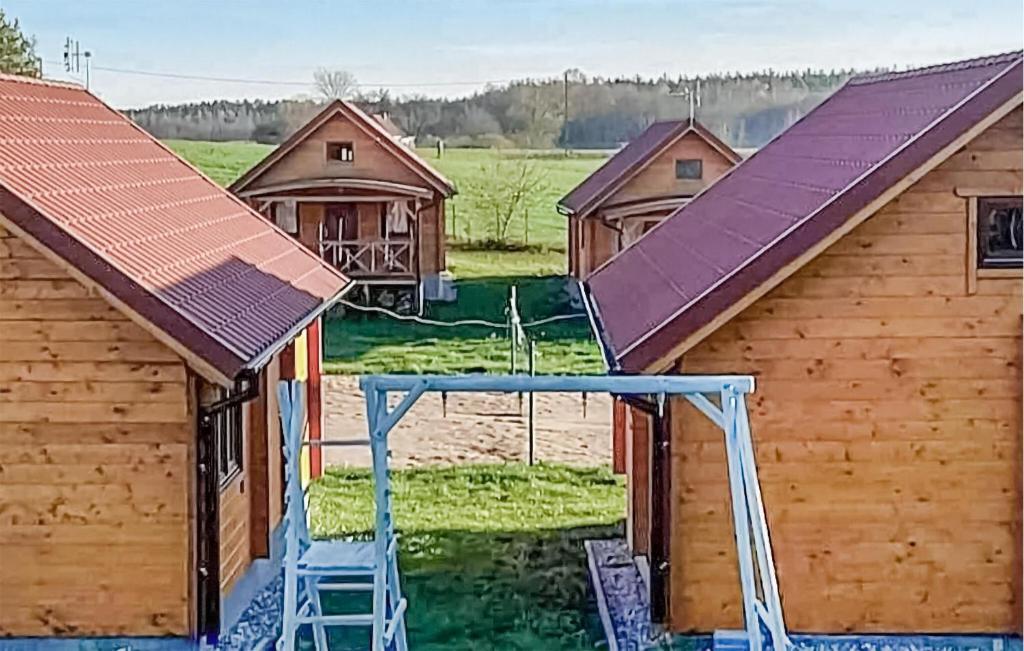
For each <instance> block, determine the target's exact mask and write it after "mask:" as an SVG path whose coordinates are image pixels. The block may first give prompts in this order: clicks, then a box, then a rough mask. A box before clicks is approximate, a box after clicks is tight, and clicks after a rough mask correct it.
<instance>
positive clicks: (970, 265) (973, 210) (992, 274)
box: [956, 187, 1024, 295]
mask: <svg viewBox="0 0 1024 651" xmlns="http://www.w3.org/2000/svg"><path fill="white" fill-rule="evenodd" d="M956 195H957V196H959V197H963V198H964V199H966V201H967V238H966V239H967V265H966V267H967V268H966V277H967V278H966V280H967V283H966V284H967V294H968V295H973V294H975V293H977V291H978V279H983V280H988V279H1000V278H1002V279H1007V280H1019V279H1020V278H1021V276H1022V274H1024V271H1022V270H1021V267H1005V266H1003V267H983V266H981V260H980V259H979V258H980V245H979V242H978V207H979V206H978V204H979V202H980V201H979V200H985V199H999V198H1010V199H1013V198H1017V197H1020V196H1021V195H1020V193H1019V192H1017V191H1016V190H1010V191H1007V190H1003V189H992V188H985V189H976V188H964V187H957V188H956Z"/></svg>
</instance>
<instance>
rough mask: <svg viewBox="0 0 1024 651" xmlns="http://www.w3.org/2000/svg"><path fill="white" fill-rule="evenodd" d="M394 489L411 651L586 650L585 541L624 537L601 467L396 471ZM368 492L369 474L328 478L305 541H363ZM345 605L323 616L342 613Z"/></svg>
mask: <svg viewBox="0 0 1024 651" xmlns="http://www.w3.org/2000/svg"><path fill="white" fill-rule="evenodd" d="M393 489H394V510H395V520H396V524H397V528H398V531H399V533H400V535H401V538H400V561H399V562H400V565H401V569H402V580H403V589H404V591H405V595H406V597H407V598H408V600H409V614H408V631H409V642H410V647H411V648H414V649H420V650H424V651H441V650H442V649H444V650H446V651H460V650H463V649H465V650H469V649H509V650H517V649H522V650H526V649H531V650H539V651H546V650H551V651H555V650H562V649H565V650H569V649H593V648H594V646H595V644H596V643H597V642H598V640H599V635H600V627H599V624H598V622H597V621H596V613H595V612H594V610H593V606H592V604H591V603H590V598H589V588H588V587H587V568H586V554H585V552H584V550H583V540H584V539H586V538H601V537H611V536H620V535H622V519H623V517H624V511H625V497H624V487H623V482H622V480H621V479H620V478H618V477H616V476H614V475H612V474H611V472H610V471H608V470H606V469H580V468H570V467H565V466H554V465H539V466H534V467H532V468H531V467H529V466H525V465H522V464H507V465H472V466H460V467H445V468H423V469H416V470H401V471H395V472H394V473H393ZM372 494H373V483H372V479H371V477H370V474H369V472H368V471H364V470H349V469H346V470H342V469H330V470H328V471H327V474H326V475H325V477H324V478H323V479H321V480H319V481H317V482H315V483H314V484H313V488H312V493H311V495H312V501H311V509H312V514H313V515H312V523H313V529H314V532H315V535H317V536H322V537H350V536H354V537H361V536H365V535H366V534H367V533H368V532H369V531H370V530H371V528H372V517H373V499H372ZM347 599H348V601H347V603H345V604H340V603H334V604H327V605H325V609H328V610H333V611H350V610H351V609H352V607H353V604H352V601H351V597H348V598H347ZM362 607H363V608H365V605H363V606H362ZM336 635H337V637H335V638H332V644H331V648H332V649H334V648H341V649H354V648H365V646H363V647H360V646H359V644H360V643H362V644H363V645H365V644H366V640H365V637H358V636H356V635H351V636H348V635H345V636H343V635H342V634H337V633H336Z"/></svg>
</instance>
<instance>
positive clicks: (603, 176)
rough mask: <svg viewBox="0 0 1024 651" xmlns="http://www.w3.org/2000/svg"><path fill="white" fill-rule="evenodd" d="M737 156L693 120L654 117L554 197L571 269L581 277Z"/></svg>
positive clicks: (715, 176)
mask: <svg viewBox="0 0 1024 651" xmlns="http://www.w3.org/2000/svg"><path fill="white" fill-rule="evenodd" d="M738 162H740V156H739V154H737V153H736V152H735V151H733V150H732V149H731V148H730V147H729V145H727V144H725V143H724V142H722V141H721V140H720V139H719V138H718V137H717V136H715V134H713V133H711V131H710V130H708V129H707V128H706V127H705V126H704V125H702V124H701V123H700V122H698V121H696V120H693V119H689V120H672V121H665V122H655V123H653V124H651V125H650V126H649V127H647V129H646V130H644V132H643V133H641V134H640V135H639V136H637V137H636V138H635V139H633V140H632V141H631V142H630V143H629V144H628V145H626V146H625V147H623V148H622V149H621V150H619V151H618V152H616V154H615V155H614V156H612V157H611V158H609V159H608V160H607V161H606V162H605V163H604V165H602V166H601V167H599V168H598V169H597V170H596V171H595V172H594V173H593V174H591V175H590V176H588V177H587V178H586V179H584V180H583V182H582V183H580V184H579V185H578V186H576V187H575V188H573V190H572V191H571V192H570V193H569V194H567V195H565V196H564V197H563V198H562V199H561V200H560V201H559V202H558V205H557V208H558V211H559V212H560V213H562V214H563V215H565V216H566V217H567V218H568V220H569V243H568V244H569V245H568V251H569V275H570V276H572V277H574V278H577V279H579V280H583V279H584V278H586V277H587V276H588V275H590V273H592V272H593V271H594V270H595V269H597V268H598V267H600V266H601V265H603V264H604V263H605V262H607V261H608V260H609V259H611V258H612V257H613V256H614V255H615V254H616V253H618V252H619V251H621V250H622V249H624V248H626V247H627V246H629V245H630V244H631V243H633V242H635V241H636V240H638V239H639V238H640V237H641V236H642V235H643V234H644V233H646V232H647V231H649V230H651V229H652V228H654V227H655V226H656V225H657V224H659V223H660V222H661V221H662V220H663V219H665V217H667V216H668V215H670V214H671V213H672V212H673V211H675V210H677V209H678V208H679V207H680V206H682V205H685V204H686V202H688V201H689V200H690V199H691V198H692V197H693V196H694V195H695V194H697V193H698V192H700V191H701V190H703V189H704V188H705V187H707V186H708V185H710V184H711V183H713V182H714V181H715V180H716V179H718V177H720V176H721V175H723V174H725V173H726V172H728V171H729V170H730V169H732V167H733V166H734V165H736V163H738Z"/></svg>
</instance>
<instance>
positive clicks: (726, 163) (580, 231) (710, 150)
mask: <svg viewBox="0 0 1024 651" xmlns="http://www.w3.org/2000/svg"><path fill="white" fill-rule="evenodd" d="M740 160H741V157H740V155H739V154H737V153H736V152H735V151H733V150H732V149H731V148H730V147H729V145H727V144H725V143H724V142H722V141H721V140H720V139H719V138H718V137H717V136H715V134H713V133H712V132H711V131H710V130H709V129H707V127H705V126H704V125H702V124H701V123H700V122H698V121H696V120H693V119H689V120H672V121H665V122H655V123H653V124H651V125H650V126H649V127H647V129H646V130H644V132H643V133H641V134H640V135H639V136H637V137H636V138H635V139H633V140H632V141H631V142H630V143H629V144H627V145H626V146H625V147H623V148H622V149H621V150H620V151H618V152H617V153H616V154H615V155H614V156H612V157H611V158H609V159H608V160H607V161H606V162H605V163H604V165H602V166H601V167H600V168H598V169H597V170H596V171H595V172H594V173H593V174H591V175H590V176H588V177H587V178H586V179H584V180H583V182H582V183H580V184H579V185H578V186H576V187H575V188H574V189H573V190H572V191H571V192H570V193H569V194H567V195H566V196H565V197H563V198H562V199H561V200H560V201H559V202H558V206H557V208H558V211H559V212H561V213H562V214H564V215H566V217H567V218H568V220H569V246H568V251H569V275H570V276H571V277H573V278H576V279H577V280H583V279H585V278H586V277H587V276H588V275H590V274H591V273H592V272H593V271H594V270H595V269H597V268H599V267H600V266H601V265H603V264H605V263H606V262H607V261H608V260H610V259H611V258H612V257H614V256H615V255H616V254H617V253H618V252H619V251H621V250H622V249H624V248H626V247H627V246H629V245H630V244H632V243H633V242H635V241H636V240H638V239H640V237H642V236H643V235H644V234H645V233H647V232H648V231H650V230H651V229H652V228H654V227H655V226H657V225H658V224H659V223H661V222H662V221H664V219H665V218H666V217H668V216H669V215H670V214H672V213H673V212H674V211H676V210H678V209H679V208H680V207H682V206H684V205H686V203H688V202H689V201H690V199H692V198H693V196H694V195H696V194H697V193H698V192H700V191H701V190H703V189H704V188H706V187H707V186H708V185H710V184H711V183H713V182H714V181H716V180H717V179H718V178H719V177H720V176H722V175H723V174H725V173H726V172H728V171H729V170H730V169H732V167H733V166H734V165H736V164H737V163H739V162H740ZM628 411H629V409H628V407H627V405H626V403H625V402H616V403H615V404H614V405H613V408H612V457H613V460H612V463H613V467H614V469H615V472H617V473H622V472H625V469H626V466H627V464H629V465H633V466H636V467H637V471H638V472H646V470H644V469H641V468H640V467H639V466H640V465H641V463H642V460H639V459H638V460H637V461H636V462H635V463H634V462H633V460H632V458H631V456H630V453H629V452H628V451H627V449H626V444H627V442H626V431H627V429H628V427H627V421H628V419H629V418H630V417H631V416H630V414H629V413H628ZM637 418H641V416H640V414H638V415H637ZM637 436H638V437H641V436H643V434H642V433H639V431H638V433H637ZM633 501H634V500H633V499H632V497H631V498H630V504H633ZM636 508H637V509H643V508H644V506H643V504H642V501H639V502H637V504H636ZM640 536H641V537H640V538H639V539H638V540H637V545H638V546H639V548H640V549H646V540H645V539H644V538H643V535H642V534H640Z"/></svg>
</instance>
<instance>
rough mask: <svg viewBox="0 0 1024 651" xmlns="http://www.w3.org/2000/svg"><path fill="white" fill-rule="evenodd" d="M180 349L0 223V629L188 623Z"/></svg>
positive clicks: (85, 630)
mask: <svg viewBox="0 0 1024 651" xmlns="http://www.w3.org/2000/svg"><path fill="white" fill-rule="evenodd" d="M192 437H193V427H192V422H191V420H190V418H189V414H188V404H187V393H186V371H185V365H184V363H183V362H182V361H181V360H180V359H179V358H178V357H177V356H175V354H174V353H173V352H172V351H171V350H170V349H169V348H167V347H166V346H164V345H163V344H161V343H159V342H158V341H157V340H156V339H154V338H153V337H152V336H151V335H150V334H148V333H147V332H146V331H145V330H143V329H142V328H141V327H139V326H137V325H135V324H134V323H132V322H131V321H129V320H128V319H127V318H125V317H124V316H123V315H122V314H121V313H120V312H118V311H117V310H115V309H114V308H112V307H111V306H110V305H109V304H107V303H106V302H105V301H104V300H103V299H101V298H98V297H96V296H94V295H92V294H90V293H89V291H88V290H87V289H86V288H85V287H84V286H83V285H81V284H79V283H78V282H77V281H75V280H74V279H72V278H71V277H70V276H68V275H67V274H66V273H65V272H64V271H62V270H61V269H60V268H58V267H57V266H56V265H55V264H54V263H52V262H50V261H49V260H47V259H44V258H43V257H42V256H41V255H39V254H38V253H36V252H35V250H34V249H32V248H31V247H29V245H28V244H27V243H25V242H23V241H22V240H20V239H17V238H15V237H14V236H13V235H11V234H10V233H8V232H6V231H4V230H3V228H2V227H0V636H4V635H15V636H54V635H58V636H59V635H185V634H187V633H188V632H189V584H190V576H191V570H190V567H191V562H190V546H189V505H190V503H191V500H190V497H189V495H190V493H189V491H190V480H189V477H190V473H191V468H192V465H191V464H192V461H191V459H192Z"/></svg>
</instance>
